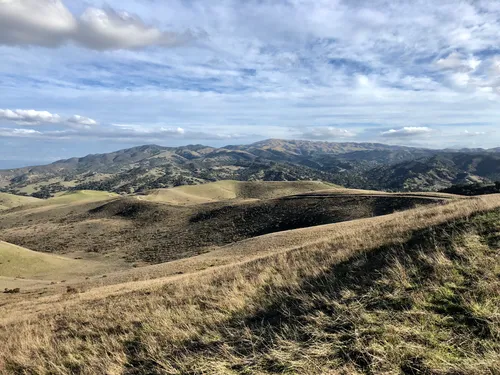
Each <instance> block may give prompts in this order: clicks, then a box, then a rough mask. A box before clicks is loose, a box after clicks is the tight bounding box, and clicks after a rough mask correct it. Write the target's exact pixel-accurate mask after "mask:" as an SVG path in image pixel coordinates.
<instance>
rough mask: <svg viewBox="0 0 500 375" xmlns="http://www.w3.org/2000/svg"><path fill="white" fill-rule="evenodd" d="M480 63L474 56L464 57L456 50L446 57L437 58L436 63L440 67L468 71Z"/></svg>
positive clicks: (474, 68)
mask: <svg viewBox="0 0 500 375" xmlns="http://www.w3.org/2000/svg"><path fill="white" fill-rule="evenodd" d="M480 64H481V60H479V59H477V58H476V57H474V56H470V57H469V58H465V57H464V56H463V55H461V54H459V53H458V52H452V53H450V54H449V55H448V56H447V57H445V58H442V59H439V60H438V61H437V62H436V65H437V66H438V67H439V68H441V69H451V70H456V71H461V72H470V71H474V70H476V69H477V67H478V66H479V65H480Z"/></svg>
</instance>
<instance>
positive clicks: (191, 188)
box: [138, 181, 337, 205]
mask: <svg viewBox="0 0 500 375" xmlns="http://www.w3.org/2000/svg"><path fill="white" fill-rule="evenodd" d="M336 187H337V186H336V185H333V184H328V183H324V182H316V181H276V182H274V181H267V182H263V181H254V182H247V181H217V182H212V183H207V184H202V185H188V186H179V187H175V188H170V189H156V190H151V191H148V192H147V193H146V194H144V195H139V196H138V198H139V199H145V200H149V201H153V202H164V203H169V204H175V205H194V204H200V203H209V202H218V201H225V200H231V199H240V200H246V199H272V198H278V197H283V196H287V195H293V194H299V193H306V192H312V191H317V190H325V189H332V188H336Z"/></svg>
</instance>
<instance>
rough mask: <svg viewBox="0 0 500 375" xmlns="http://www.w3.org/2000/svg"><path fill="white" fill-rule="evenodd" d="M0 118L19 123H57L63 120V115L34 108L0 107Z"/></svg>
mask: <svg viewBox="0 0 500 375" xmlns="http://www.w3.org/2000/svg"><path fill="white" fill-rule="evenodd" d="M0 120H7V121H12V122H15V123H18V124H39V123H56V122H59V121H61V116H59V115H58V114H53V113H50V112H47V111H36V110H34V109H15V110H11V109H0Z"/></svg>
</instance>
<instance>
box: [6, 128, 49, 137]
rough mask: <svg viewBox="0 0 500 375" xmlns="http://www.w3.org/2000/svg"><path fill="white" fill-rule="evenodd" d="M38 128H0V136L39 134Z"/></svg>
mask: <svg viewBox="0 0 500 375" xmlns="http://www.w3.org/2000/svg"><path fill="white" fill-rule="evenodd" d="M41 134H42V133H40V132H39V131H38V130H34V129H9V128H0V136H1V137H29V136H34V135H41Z"/></svg>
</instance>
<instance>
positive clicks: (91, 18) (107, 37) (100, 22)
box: [76, 8, 188, 50]
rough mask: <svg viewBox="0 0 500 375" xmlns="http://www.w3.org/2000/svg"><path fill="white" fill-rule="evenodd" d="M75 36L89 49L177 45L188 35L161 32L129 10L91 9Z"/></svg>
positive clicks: (83, 18)
mask: <svg viewBox="0 0 500 375" xmlns="http://www.w3.org/2000/svg"><path fill="white" fill-rule="evenodd" d="M76 39H77V41H78V42H80V43H81V44H82V45H84V46H86V47H88V48H92V49H98V50H103V49H127V48H141V47H146V46H152V45H159V46H163V47H167V46H174V45H178V44H181V43H183V42H185V41H186V40H187V39H188V36H187V34H186V35H184V36H181V35H179V34H175V33H166V32H162V31H160V30H159V29H157V28H155V27H151V26H147V25H146V24H144V22H142V20H141V19H139V18H138V17H134V16H133V15H131V14H129V13H127V12H116V11H114V10H112V9H105V10H104V9H97V8H89V9H87V10H86V11H85V12H84V13H83V14H82V16H81V18H80V25H79V29H78V33H77V36H76Z"/></svg>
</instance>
